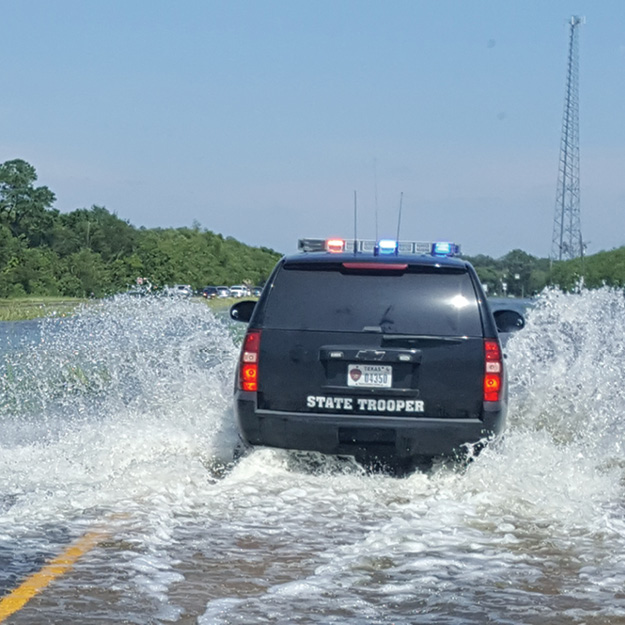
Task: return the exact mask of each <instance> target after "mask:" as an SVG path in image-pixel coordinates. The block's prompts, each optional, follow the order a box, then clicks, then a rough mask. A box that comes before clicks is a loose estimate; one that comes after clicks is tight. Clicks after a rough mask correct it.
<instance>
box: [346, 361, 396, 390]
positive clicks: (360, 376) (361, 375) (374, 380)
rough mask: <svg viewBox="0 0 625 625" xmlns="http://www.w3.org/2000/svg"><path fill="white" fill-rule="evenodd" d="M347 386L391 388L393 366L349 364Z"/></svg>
mask: <svg viewBox="0 0 625 625" xmlns="http://www.w3.org/2000/svg"><path fill="white" fill-rule="evenodd" d="M347 386H360V387H364V388H391V387H392V386H393V367H391V366H390V365H347Z"/></svg>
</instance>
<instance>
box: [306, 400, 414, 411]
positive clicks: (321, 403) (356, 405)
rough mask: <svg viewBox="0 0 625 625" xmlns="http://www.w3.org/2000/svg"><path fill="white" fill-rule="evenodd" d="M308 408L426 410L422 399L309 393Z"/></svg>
mask: <svg viewBox="0 0 625 625" xmlns="http://www.w3.org/2000/svg"><path fill="white" fill-rule="evenodd" d="M306 407H307V408H317V409H321V410H343V411H345V412H355V413H363V414H367V413H371V414H374V413H379V412H395V413H398V414H406V413H411V414H412V413H422V412H425V404H424V402H423V401H422V400H420V399H388V398H379V397H378V398H371V399H368V398H363V397H333V396H328V395H308V396H307V397H306Z"/></svg>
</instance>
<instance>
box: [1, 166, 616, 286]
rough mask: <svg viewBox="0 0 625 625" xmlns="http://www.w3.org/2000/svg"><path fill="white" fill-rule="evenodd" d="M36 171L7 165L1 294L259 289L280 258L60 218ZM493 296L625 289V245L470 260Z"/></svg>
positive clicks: (199, 238)
mask: <svg viewBox="0 0 625 625" xmlns="http://www.w3.org/2000/svg"><path fill="white" fill-rule="evenodd" d="M36 181H37V172H36V171H35V168H34V167H33V166H32V165H30V164H29V163H27V162H26V161H23V160H21V159H15V160H10V161H6V162H4V163H2V164H1V165H0V297H2V298H9V297H23V296H26V295H48V296H71V297H87V296H95V297H102V296H104V295H109V294H113V293H119V292H121V291H124V290H127V289H128V288H129V287H131V286H132V285H134V284H136V281H137V278H142V279H146V280H148V281H149V282H150V283H151V284H152V285H155V286H164V285H172V284H190V285H191V286H192V287H193V288H194V289H200V288H202V287H203V286H206V285H209V284H212V285H222V284H226V285H228V284H238V283H247V284H256V285H260V284H263V282H264V281H265V280H266V279H267V277H268V275H269V273H270V271H271V269H272V268H273V266H274V265H275V263H276V261H277V260H278V258H279V257H280V254H279V253H277V252H275V251H274V250H271V249H268V248H265V247H260V248H257V247H250V246H248V245H245V244H243V243H241V242H239V241H237V240H235V239H233V238H231V237H226V238H224V237H223V236H222V235H221V234H215V233H214V232H211V231H210V230H206V229H203V228H201V227H200V225H199V224H194V225H193V226H192V227H191V228H151V229H147V228H143V227H140V228H136V227H135V226H133V225H131V224H130V223H129V222H128V221H125V220H123V219H120V218H119V217H117V215H115V214H113V213H110V212H109V211H108V210H107V209H106V208H104V207H103V206H95V205H94V206H92V207H91V208H89V209H87V208H80V209H77V210H74V211H72V212H69V213H61V212H60V211H58V210H57V209H55V208H54V207H53V205H54V202H55V201H56V197H55V195H54V193H53V192H52V191H51V190H50V189H48V188H47V187H45V186H35V183H36ZM467 260H469V261H470V262H471V263H472V264H473V265H474V267H475V268H476V271H477V273H478V276H479V277H480V280H481V281H482V283H483V284H484V285H485V287H486V289H487V290H488V294H489V295H492V296H497V295H499V296H502V295H503V296H505V295H512V296H517V297H529V296H533V295H535V294H537V293H539V292H540V291H542V290H543V289H544V288H545V287H546V286H548V285H552V286H556V287H559V288H561V289H564V290H574V289H576V288H579V286H580V284H583V285H584V286H586V287H589V288H594V287H599V286H602V285H604V284H607V285H609V286H614V287H622V286H624V285H625V247H622V248H619V249H617V250H612V251H609V252H600V253H599V254H595V255H593V256H588V257H586V258H583V259H582V258H578V259H575V260H571V261H562V262H555V263H552V262H550V261H549V259H547V258H537V257H535V256H532V255H530V254H527V253H526V252H524V251H522V250H518V249H516V250H512V251H511V252H509V253H508V254H506V255H505V256H503V257H502V258H499V259H494V258H491V257H490V256H485V255H478V256H473V257H467Z"/></svg>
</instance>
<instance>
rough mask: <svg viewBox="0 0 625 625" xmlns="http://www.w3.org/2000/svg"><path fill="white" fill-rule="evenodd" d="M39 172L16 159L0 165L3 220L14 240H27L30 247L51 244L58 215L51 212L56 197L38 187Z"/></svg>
mask: <svg viewBox="0 0 625 625" xmlns="http://www.w3.org/2000/svg"><path fill="white" fill-rule="evenodd" d="M36 181H37V172H36V171H35V168H34V167H33V166H32V165H30V164H29V163H27V162H26V161H23V160H22V159H14V160H11V161H5V162H4V163H2V164H1V165H0V219H1V220H2V223H4V224H6V225H7V226H8V227H9V229H10V230H11V233H12V234H13V236H16V237H19V236H24V237H25V238H26V239H27V240H28V242H29V244H30V245H32V246H38V245H45V244H47V243H49V240H48V236H49V234H50V232H51V230H52V224H53V222H54V218H55V217H56V215H57V214H58V213H57V212H56V211H48V210H47V209H49V208H50V207H51V206H52V204H53V203H54V201H55V199H56V197H55V195H54V193H52V191H50V189H48V187H35V186H34V183H35V182H36Z"/></svg>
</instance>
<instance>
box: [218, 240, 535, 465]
mask: <svg viewBox="0 0 625 625" xmlns="http://www.w3.org/2000/svg"><path fill="white" fill-rule="evenodd" d="M299 248H300V250H301V252H300V253H299V254H295V255H291V256H286V257H284V258H282V259H281V260H280V261H279V262H278V264H277V265H276V267H275V268H274V270H273V273H272V274H271V276H270V278H269V280H268V282H267V284H266V286H265V288H264V290H263V293H262V295H261V297H260V299H259V300H258V302H252V301H243V302H239V303H237V304H235V305H234V306H232V308H231V310H230V315H231V317H232V318H233V319H236V320H238V321H245V322H249V325H248V329H247V333H246V335H245V338H244V341H243V346H242V349H241V356H240V363H239V367H238V372H237V380H236V389H235V414H236V419H237V423H238V427H239V431H240V435H241V437H242V439H243V441H244V442H245V443H246V444H248V445H252V446H256V445H260V446H269V447H280V448H285V449H294V450H309V451H317V452H322V453H325V454H334V455H350V456H354V457H356V458H357V459H358V460H360V461H365V462H368V461H371V460H374V459H379V460H381V461H383V462H387V463H393V462H403V461H410V460H418V459H424V458H432V457H436V456H456V455H458V454H463V453H466V451H467V449H468V448H469V447H471V446H472V445H473V444H479V445H481V444H482V443H483V442H484V441H487V440H489V439H492V438H495V437H497V436H498V435H499V434H500V433H501V432H502V430H503V429H504V426H505V421H506V410H507V388H506V371H505V367H504V359H503V355H502V348H501V342H500V338H499V333H498V332H499V331H506V332H509V331H512V330H515V329H517V328H519V327H522V325H523V318H522V316H521V315H520V314H519V313H517V312H515V311H510V310H500V311H497V312H496V313H495V314H494V315H493V313H492V312H491V310H490V308H489V305H488V302H487V300H486V297H485V296H484V292H483V290H482V287H481V285H480V281H479V279H478V277H477V275H476V273H475V270H474V269H473V267H472V266H471V265H470V264H469V263H468V262H466V261H464V260H461V259H460V258H458V254H459V248H458V246H456V245H453V244H450V243H433V244H430V243H422V242H404V241H402V242H399V243H398V242H396V241H388V240H382V241H378V242H373V241H362V240H352V241H346V240H342V239H330V240H327V241H326V240H319V239H302V240H300V242H299ZM497 318H500V319H501V321H502V325H500V327H499V328H498V327H497Z"/></svg>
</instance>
